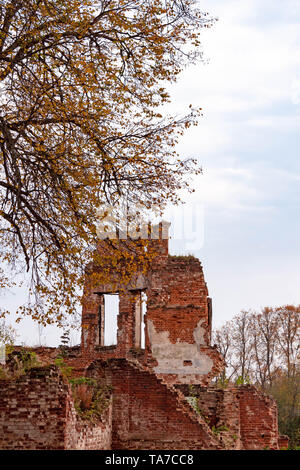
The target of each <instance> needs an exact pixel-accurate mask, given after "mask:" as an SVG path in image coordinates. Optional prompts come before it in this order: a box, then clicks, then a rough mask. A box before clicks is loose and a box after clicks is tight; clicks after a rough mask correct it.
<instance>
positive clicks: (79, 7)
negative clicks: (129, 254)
mask: <svg viewBox="0 0 300 470" xmlns="http://www.w3.org/2000/svg"><path fill="white" fill-rule="evenodd" d="M196 3H197V2H196V1H195V0H164V1H161V0H134V1H132V0H99V1H94V0H14V1H11V0H0V92H1V98H0V99H1V114H0V172H1V173H0V204H1V206H0V220H1V225H0V234H1V261H2V266H6V265H7V266H20V267H21V269H22V268H23V267H24V268H26V269H27V271H29V272H30V273H31V279H32V283H31V290H30V292H31V294H32V295H33V297H32V298H31V301H30V302H29V304H28V305H26V306H23V307H22V308H21V310H20V313H21V314H30V315H32V316H33V318H35V319H37V320H38V321H40V322H43V323H51V322H54V321H57V322H60V320H61V319H62V318H63V316H62V315H63V313H71V312H73V311H74V309H75V305H76V302H77V300H78V296H77V293H78V291H79V290H80V288H81V287H82V282H83V271H84V266H85V265H86V263H87V262H88V261H89V260H90V257H91V250H93V249H94V248H95V246H96V244H97V233H96V232H97V230H96V222H97V209H98V208H99V206H101V205H102V204H103V203H108V204H110V205H114V204H115V203H116V202H117V201H119V200H120V199H122V198H126V201H127V204H129V205H135V204H139V205H141V206H142V207H144V208H146V209H149V208H151V206H152V205H155V206H156V207H158V208H159V209H161V208H163V207H164V205H165V204H166V202H168V201H171V202H173V203H177V202H178V196H177V193H178V190H179V189H180V188H183V187H186V186H188V182H187V176H189V175H191V174H193V173H197V172H200V171H201V169H200V168H199V167H198V166H197V163H196V161H194V160H189V161H182V160H181V159H180V157H179V155H178V154H177V153H176V150H175V145H176V142H177V139H178V137H179V136H180V135H182V133H183V132H184V130H185V129H186V128H188V127H189V126H191V125H193V124H196V123H197V117H198V115H199V113H200V110H199V109H193V108H192V107H191V109H190V110H189V113H188V114H187V115H186V116H183V117H181V118H174V117H167V116H165V117H163V116H162V115H161V111H160V109H161V107H162V105H164V104H166V103H167V102H168V101H169V95H168V93H167V91H166V87H165V85H166V83H168V82H174V81H175V80H176V78H177V76H178V74H179V73H180V72H181V71H182V69H183V68H184V67H185V66H186V65H187V64H189V63H191V62H194V61H196V60H198V59H201V50H200V48H199V46H200V42H199V34H200V30H201V28H202V27H209V26H211V25H212V23H213V20H212V19H211V18H210V17H209V16H208V15H207V14H206V13H205V14H203V13H201V12H200V11H199V10H198V8H197V6H196ZM129 264H130V263H128V265H129ZM8 283H9V279H7V276H6V277H5V275H4V273H3V276H2V277H1V279H0V284H1V285H3V287H5V286H6V285H7V284H8ZM34 296H35V297H34Z"/></svg>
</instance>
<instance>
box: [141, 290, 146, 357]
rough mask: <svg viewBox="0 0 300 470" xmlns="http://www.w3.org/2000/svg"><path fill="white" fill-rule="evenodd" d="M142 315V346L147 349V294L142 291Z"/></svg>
mask: <svg viewBox="0 0 300 470" xmlns="http://www.w3.org/2000/svg"><path fill="white" fill-rule="evenodd" d="M141 304H142V315H141V348H142V349H145V315H146V313H147V294H146V292H142V293H141Z"/></svg>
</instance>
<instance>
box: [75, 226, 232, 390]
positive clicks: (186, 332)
mask: <svg viewBox="0 0 300 470" xmlns="http://www.w3.org/2000/svg"><path fill="white" fill-rule="evenodd" d="M159 227H160V230H159V234H160V238H158V239H155V240H152V239H151V240H150V242H149V243H150V247H152V248H151V249H153V251H154V252H155V253H156V256H155V257H154V259H153V260H152V263H151V266H150V267H149V269H148V270H147V272H146V273H141V272H139V273H135V275H134V276H133V278H132V280H131V281H130V282H129V284H128V286H122V289H120V292H119V299H120V302H119V315H118V340H117V345H115V346H114V347H103V338H101V335H102V334H103V323H104V308H105V305H104V301H103V297H104V295H105V293H108V292H111V290H112V289H113V287H112V283H111V282H108V283H107V284H99V285H93V288H90V285H91V282H90V281H89V279H90V278H91V277H92V276H93V275H94V273H96V272H97V271H98V270H99V267H98V266H97V265H95V266H94V265H90V266H89V269H88V271H87V282H86V288H85V294H84V302H83V313H82V343H81V344H82V353H83V355H85V356H87V355H89V357H91V359H92V358H93V357H101V358H118V357H119V358H123V357H128V358H132V357H133V356H134V357H137V354H136V351H137V350H138V349H140V343H139V341H137V331H138V330H139V325H138V324H137V322H139V321H140V319H139V315H137V312H138V311H139V308H140V304H141V300H140V296H141V292H144V293H146V295H147V313H146V315H145V349H144V351H143V353H142V354H138V359H139V360H140V362H142V363H147V365H148V367H149V368H150V369H153V370H154V372H155V373H156V374H157V375H158V376H159V377H162V378H163V379H164V380H165V381H168V382H169V383H203V384H207V383H209V381H210V380H211V378H212V377H214V376H215V375H216V374H218V373H219V372H220V371H222V370H223V367H224V361H223V358H222V356H221V355H220V353H219V352H218V351H217V350H216V349H215V348H213V347H211V345H210V336H211V299H210V298H209V297H208V290H207V286H206V283H205V280H204V275H203V269H202V266H201V263H200V261H199V260H198V259H196V258H195V257H193V256H170V255H169V252H168V238H161V237H162V236H163V234H164V235H165V236H166V232H167V228H168V227H167V228H166V227H165V229H164V227H163V226H162V224H160V226H159ZM104 243H105V242H104V241H102V242H101V243H100V246H101V244H104ZM99 250H100V251H101V249H100V248H99ZM112 275H113V276H114V278H116V272H115V271H114V272H113V273H112ZM117 285H118V282H115V289H117V287H116V286H117ZM120 285H121V281H120ZM100 325H101V326H100Z"/></svg>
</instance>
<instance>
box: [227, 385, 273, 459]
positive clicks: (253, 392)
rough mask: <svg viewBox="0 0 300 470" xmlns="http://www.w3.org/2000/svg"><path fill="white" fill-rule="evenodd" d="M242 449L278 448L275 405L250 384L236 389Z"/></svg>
mask: <svg viewBox="0 0 300 470" xmlns="http://www.w3.org/2000/svg"><path fill="white" fill-rule="evenodd" d="M235 393H236V397H237V398H238V400H239V405H240V429H241V441H242V445H243V447H242V448H243V449H246V450H247V449H251V450H256V449H267V448H268V449H278V437H279V436H278V422H277V405H276V402H275V400H274V399H273V398H271V397H270V396H267V395H264V394H263V393H261V392H259V391H258V390H257V389H256V388H255V387H253V386H251V385H244V386H241V387H238V388H237V389H236V392H235Z"/></svg>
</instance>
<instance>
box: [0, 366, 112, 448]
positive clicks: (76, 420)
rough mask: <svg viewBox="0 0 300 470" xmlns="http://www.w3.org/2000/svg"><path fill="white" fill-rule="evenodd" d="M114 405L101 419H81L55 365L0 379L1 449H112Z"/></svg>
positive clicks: (69, 390) (68, 388)
mask: <svg viewBox="0 0 300 470" xmlns="http://www.w3.org/2000/svg"><path fill="white" fill-rule="evenodd" d="M110 444H111V406H110V407H109V408H108V409H107V412H106V414H105V416H104V417H103V421H102V422H97V423H90V422H87V421H85V420H82V419H81V418H80V417H79V416H78V415H77V413H76V411H75V409H74V404H73V399H72V392H71V388H70V386H69V385H68V384H67V383H66V382H65V381H64V379H63V377H62V376H61V373H60V371H59V370H57V368H56V367H54V366H51V367H44V368H34V369H31V370H30V371H29V372H28V373H27V374H24V375H22V376H21V377H19V378H18V379H16V380H0V448H1V449H26V450H29V449H109V448H110Z"/></svg>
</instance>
